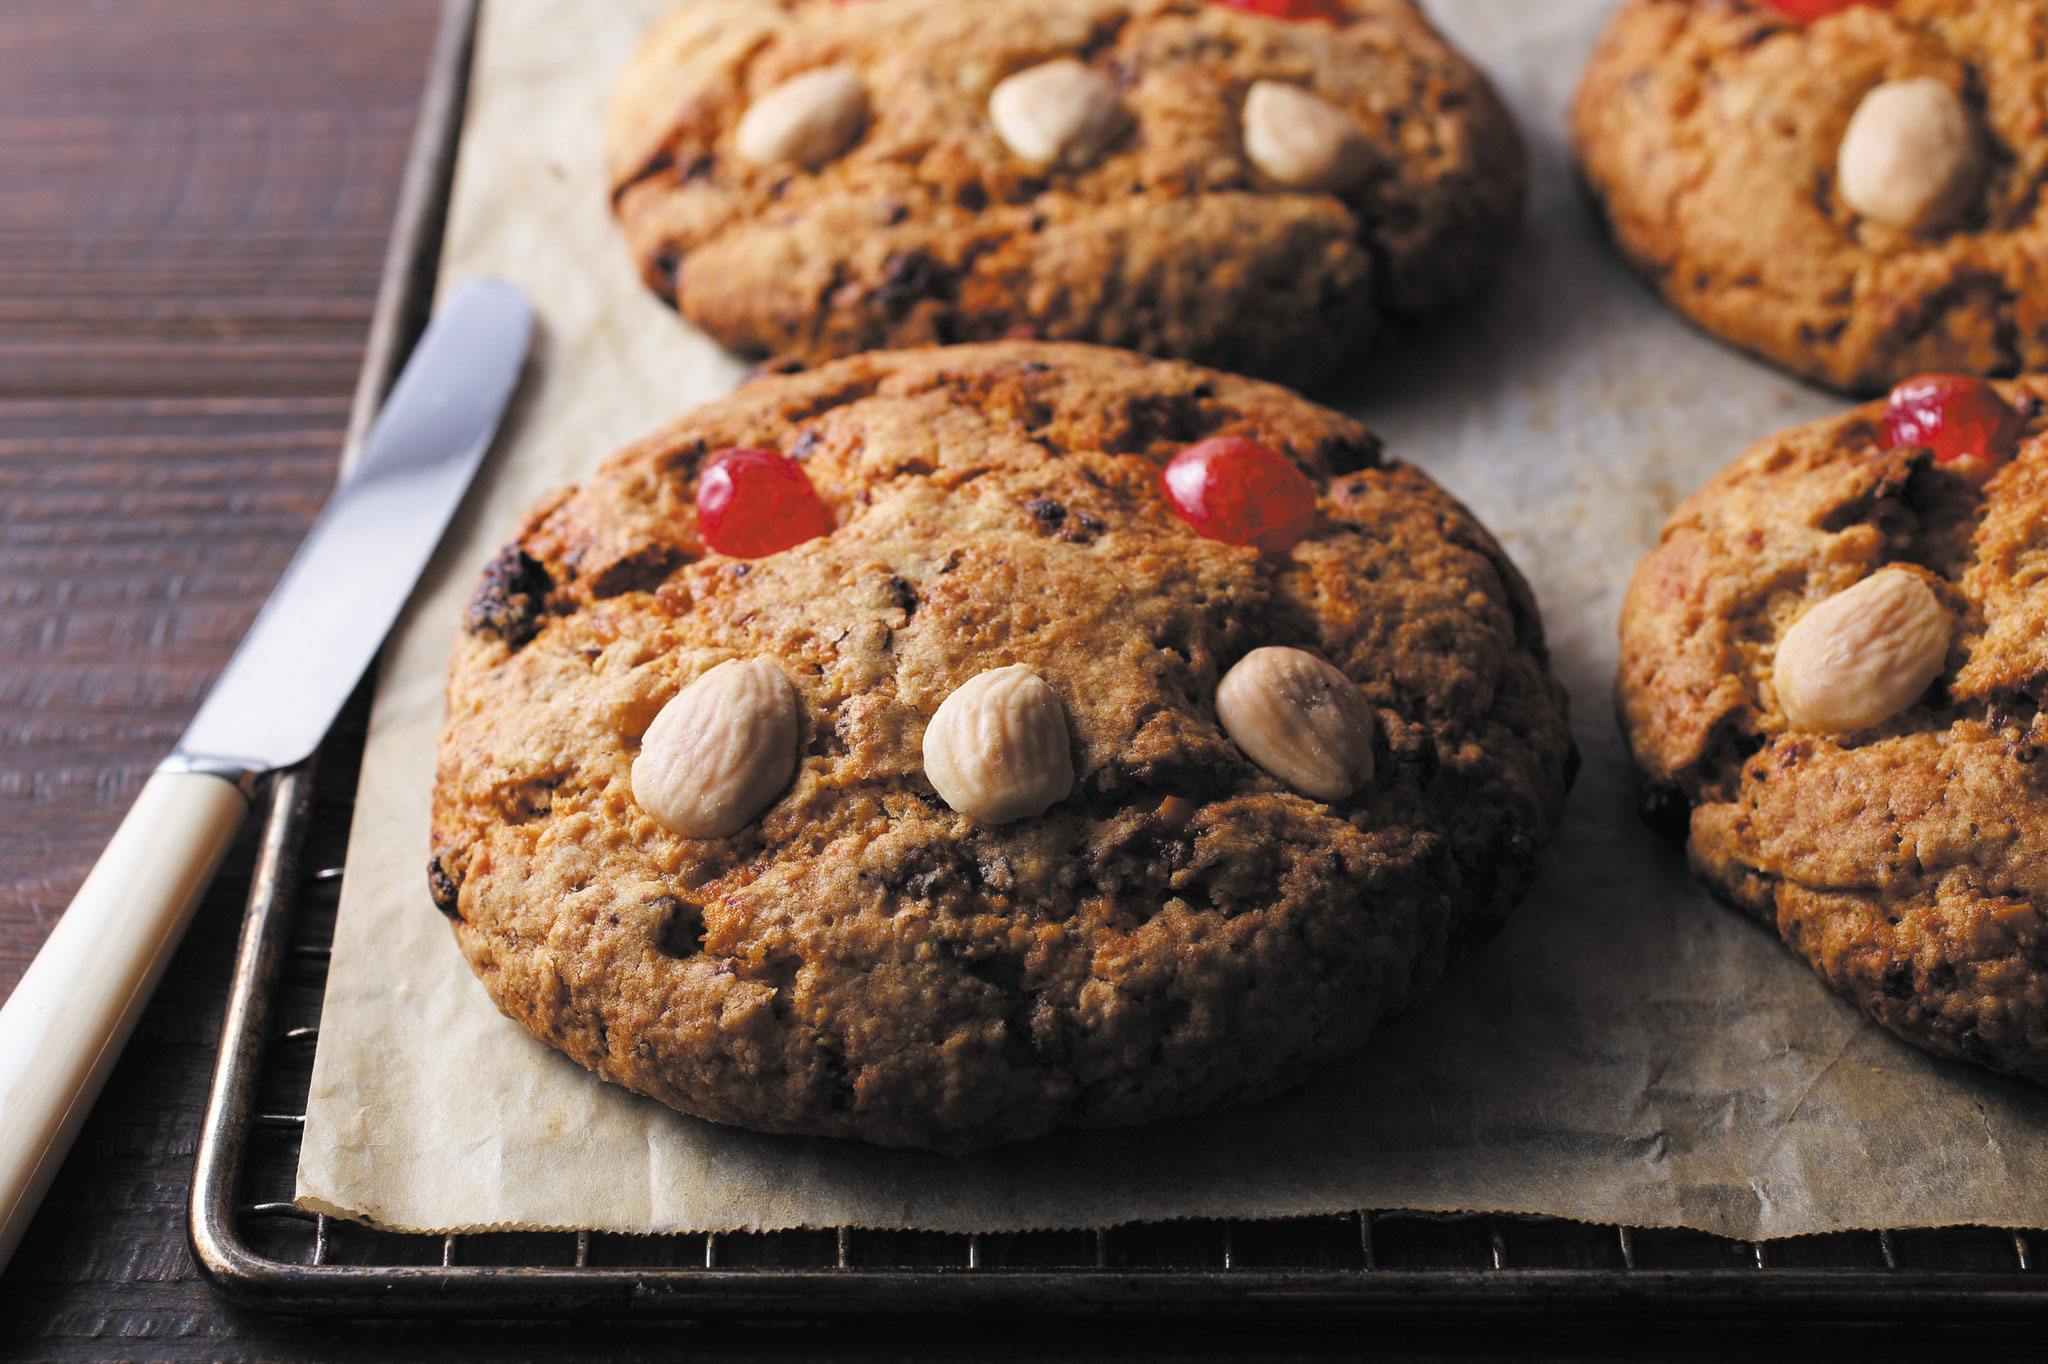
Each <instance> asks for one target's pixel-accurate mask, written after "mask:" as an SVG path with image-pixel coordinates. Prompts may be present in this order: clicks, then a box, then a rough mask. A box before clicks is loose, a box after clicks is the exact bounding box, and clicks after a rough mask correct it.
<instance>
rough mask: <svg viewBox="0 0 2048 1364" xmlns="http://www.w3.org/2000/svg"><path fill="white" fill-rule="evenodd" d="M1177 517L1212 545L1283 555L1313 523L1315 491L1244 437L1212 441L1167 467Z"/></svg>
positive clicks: (1171, 502) (1288, 466) (1299, 475)
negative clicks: (1214, 543)
mask: <svg viewBox="0 0 2048 1364" xmlns="http://www.w3.org/2000/svg"><path fill="white" fill-rule="evenodd" d="M1160 481H1161V482H1162V483H1163V484H1164V485H1165V487H1166V500H1167V502H1168V504H1169V505H1171V506H1172V507H1173V510H1174V512H1175V514H1176V515H1178V516H1179V517H1180V518H1181V519H1182V520H1183V521H1186V522H1187V523H1188V524H1189V525H1191V526H1193V527H1194V528H1195V530H1196V531H1197V532H1198V533H1199V534H1201V535H1204V536H1206V537H1207V538H1209V539H1211V540H1221V541H1223V542H1224V543H1225V544H1230V545H1251V546H1254V547H1256V548H1257V549H1259V550H1262V551H1264V552H1265V553H1267V554H1285V553H1286V552H1287V551H1288V550H1290V549H1292V548H1294V546H1295V545H1297V544H1299V543H1300V542H1301V541H1302V540H1303V539H1304V538H1306V537H1307V535H1308V533H1309V532H1310V531H1311V530H1313V529H1314V528H1315V523H1316V489H1315V485H1314V484H1313V483H1310V482H1309V481H1308V476H1307V475H1306V474H1304V473H1302V472H1301V470H1299V469H1297V468H1295V467H1294V464H1293V463H1292V462H1291V461H1290V460H1288V459H1286V458H1284V457H1283V456H1281V455H1278V454H1275V453H1274V452H1273V451H1271V450H1268V449H1267V448H1266V447H1265V446H1263V445H1259V444H1257V443H1256V442H1253V441H1249V440H1246V439H1245V438H1244V437H1243V436H1212V437H1211V438H1210V439H1208V440H1205V441H1201V442H1199V443H1197V444H1194V445H1190V446H1189V447H1188V448H1187V449H1185V450H1183V451H1181V452H1180V453H1179V454H1177V455H1175V456H1174V457H1173V458H1172V459H1171V460H1169V461H1168V462H1167V465H1166V469H1165V471H1164V472H1163V473H1162V474H1161V475H1160Z"/></svg>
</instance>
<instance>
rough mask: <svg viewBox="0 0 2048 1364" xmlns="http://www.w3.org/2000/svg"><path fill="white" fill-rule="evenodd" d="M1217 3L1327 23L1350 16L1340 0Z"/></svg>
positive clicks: (1219, 0)
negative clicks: (1345, 11)
mask: <svg viewBox="0 0 2048 1364" xmlns="http://www.w3.org/2000/svg"><path fill="white" fill-rule="evenodd" d="M1216 3H1218V4H1221V5H1228V6H1230V7H1231V8H1232V9H1241V10H1245V11H1247V12H1249V13H1252V14H1265V15H1270V16H1272V17H1273V18H1275V19H1321V20H1323V21H1325V22H1326V23H1332V24H1341V23H1343V22H1344V20H1345V19H1346V18H1347V17H1348V16H1347V15H1346V14H1345V13H1344V6H1343V5H1342V4H1341V3H1340V2H1339V0H1216Z"/></svg>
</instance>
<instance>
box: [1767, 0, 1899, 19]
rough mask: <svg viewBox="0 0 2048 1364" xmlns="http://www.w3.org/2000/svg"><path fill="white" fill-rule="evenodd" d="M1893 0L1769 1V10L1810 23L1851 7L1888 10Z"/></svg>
mask: <svg viewBox="0 0 2048 1364" xmlns="http://www.w3.org/2000/svg"><path fill="white" fill-rule="evenodd" d="M1892 4H1893V0H1771V8H1772V9H1774V10H1777V11H1778V12H1779V13H1780V14H1783V15H1784V16H1785V17H1786V18H1788V19H1797V20H1799V21H1801V22H1802V23H1811V22H1812V21H1814V20H1815V19H1821V18H1825V17H1826V16H1828V15H1830V14H1833V13H1835V12H1836V11H1838V10H1845V9H1848V8H1849V7H1850V6H1851V5H1869V6H1870V7H1871V8H1873V9H1890V8H1891V7H1892Z"/></svg>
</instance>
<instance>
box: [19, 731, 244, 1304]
mask: <svg viewBox="0 0 2048 1364" xmlns="http://www.w3.org/2000/svg"><path fill="white" fill-rule="evenodd" d="M248 811H249V802H248V799H247V797H245V796H244V795H243V794H242V790H241V788H240V787H238V786H236V785H235V784H234V783H233V782H231V781H228V780H226V779H225V778H222V777H216V776H206V775H202V774H200V773H197V772H167V771H162V770H159V771H158V772H157V773H156V774H155V775H154V776H152V777H151V778H150V779H149V781H148V782H147V783H146V784H145V785H144V786H143V788H142V794H141V796H140V797H138V798H137V799H136V802H135V806H134V808H133V809H131V810H130V811H129V812H128V817H127V818H126V819H124V820H122V821H121V827H120V828H119V829H117V830H116V831H115V832H114V841H113V842H112V843H109V844H108V845H107V850H106V851H105V852H104V853H102V854H100V860H99V861H98V863H96V864H95V865H94V867H93V869H92V873H91V874H90V875H88V876H87V877H86V878H85V884H84V885H82V886H80V887H79V888H78V895H77V898H75V899H73V900H72V902H71V907H70V908H68V909H66V910H65V911H64V917H63V918H61V919H59V920H58V921H57V927H56V928H55V929H53V930H52V931H51V933H50V936H49V938H48V940H47V941H45V942H44V943H43V949H42V951H40V952H38V953H37V954H36V958H35V960H34V961H32V962H30V963H29V967H28V972H27V974H25V975H23V976H22V978H21V984H19V985H17V986H15V987H14V993H13V994H12V995H10V996H8V999H7V1003H6V1005H5V1006H4V1007H0V1268H5V1267H6V1264H7V1261H8V1259H9V1258H10V1257H12V1256H13V1254H14V1247H15V1243H16V1242H18V1241H19V1240H20V1239H21V1234H22V1232H23V1231H24V1230H26V1229H27V1227H28V1222H29V1219H30V1218H31V1217H33V1216H34V1215H35V1210H36V1205H37V1204H38V1203H40V1202H42V1198H43V1194H44V1192H45V1191H46V1190H48V1188H49V1187H50V1181H51V1180H52V1179H53V1178H55V1177H56V1174H57V1167H58V1166H60V1165H62V1164H63V1163H64V1153H65V1152H66V1151H68V1150H70V1149H71V1142H72V1139H73V1138H74V1137H76V1136H77V1135H78V1128H79V1126H80V1124H82V1123H83V1122H84V1121H85V1115H86V1113H87V1112H89V1111H90V1110H91V1108H92V1104H93V1100H94V1099H96V1098H98V1097H99V1092H100V1087H101V1086H102V1085H104V1084H105V1083H106V1079H107V1072H108V1071H109V1070H112V1069H113V1066H114V1061H115V1058H117V1057H118V1056H120V1054H121V1047H122V1045H123V1044H124V1043H125V1042H127V1040H128V1034H129V1033H130V1032H132V1031H133V1030H134V1028H135V1020H136V1019H137V1018H138V1017H140V1016H141V1013H142V1006H143V1005H145V1004H147V1003H148V1002H149V996H150V993H151V992H152V991H153V990H155V989H156V983H157V979H158V978H159V977H160V976H162V975H163V970H164V966H165V965H166V964H167V963H168V962H169V961H170V959H171V952H172V950H173V949H174V948H176V947H177V945H178V939H179V938H180V937H182V936H183V935H184V932H185V925H186V923H187V921H189V920H190V919H191V917H192V910H193V907H194V906H196V905H197V904H198V903H199V897H200V896H201V895H202V894H203V893H204V892H205V890H206V884H207V882H209V881H211V880H212V879H213V873H214V869H215V868H216V867H218V866H219V865H220V859H221V855H222V854H224V853H225V852H226V851H227V849H228V844H229V843H230V842H232V841H233V839H234V836H235V830H236V829H237V828H239V827H240V826H241V823H242V817H243V816H244V815H246V814H247V813H248Z"/></svg>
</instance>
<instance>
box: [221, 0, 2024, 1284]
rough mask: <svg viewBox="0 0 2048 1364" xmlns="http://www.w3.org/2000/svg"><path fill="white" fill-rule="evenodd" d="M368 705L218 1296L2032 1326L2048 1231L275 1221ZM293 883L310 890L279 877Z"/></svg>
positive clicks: (244, 955) (421, 239) (390, 373)
mask: <svg viewBox="0 0 2048 1364" xmlns="http://www.w3.org/2000/svg"><path fill="white" fill-rule="evenodd" d="M475 21H476V0H446V14H445V19H444V23H443V27H442V33H441V40H440V44H439V47H438V49H437V52H436V56H435V58H434V62H433V66H432V73H431V76H430V81H429V85H428V89H427V93H426V96H425V98H424V100H423V104H422V112H421V129H420V133H419V135H418V137H417V140H416V143H415V147H414V152H413V156H412V159H411V162H410V163H409V165H408V168H407V173H406V183H405V190H404V193H403V196H402V199H401V207H400V214H399V221H398V224H397V227H396V230H395V232H394V237H393V243H392V249H391V253H390V256H389V258H388V261H387V265H386V271H385V279H384V285H383V288H382V291H381V292H380V296H379V300H378V309H377V317H376V322H375V325H374V328H373V330H372V334H371V338H370V345H369V353H368V357H367V359H366V362H365V368H364V373H363V379H362V384H361V387H360V390H359V392H358V395H357V402H356V410H355V414H354V420H353V422H352V425H351V442H350V444H351V449H352V448H353V447H354V445H355V442H356V441H357V440H358V439H359V438H360V435H361V433H362V432H363V431H364V430H365V429H366V428H367V424H368V418H369V416H370V415H371V414H372V413H373V412H374V410H375V407H376V403H377V401H378V400H379V399H380V398H381V396H382V394H383V392H384V390H385V389H386V388H387V387H388V386H389V384H390V381H391V379H392V378H393V377H394V376H395V374H396V373H397V370H398V367H399V364H400V363H401V361H402V359H403V356H404V354H405V353H406V352H407V351H408V350H409V348H410V346H411V343H412V341H413V340H414V339H415V338H416V337H417V335H418V331H419V328H420V327H421V325H422V324H423V322H424V318H425V314H426V310H427V307H428V303H429V300H430V298H431V295H432V286H433V278H434V264H435V261H436V260H437V258H438V248H439V240H440V231H441V223H442V219H443V216H444V213H445V208H446V201H447V189H448V184H449V181H450V178H451V174H452V170H453V165H454V149H455V145H456V136H457V133H458V130H459V125H460V118H461V110H462V105H463V98H464V92H465V85H466V79H467V68H468V56H469V49H470V43H471V40H472V35H473V33H474V26H475ZM366 711H367V696H366V695H364V696H359V697H358V698H356V701H355V702H354V703H353V704H352V705H351V707H350V708H349V710H348V712H347V713H346V714H345V715H344V716H343V719H342V722H341V723H340V724H339V725H338V726H337V728H336V732H335V733H334V735H332V736H330V738H329V741H328V743H327V745H326V746H325V747H324V748H323V750H322V756H321V757H319V758H316V759H315V764H318V765H319V767H320V771H319V773H316V771H315V767H314V765H312V764H309V765H308V766H307V767H305V768H301V769H297V770H294V771H291V772H287V773H283V774H281V775H280V776H278V777H277V778H276V779H275V780H274V781H273V782H272V784H271V787H270V791H269V817H268V820H267V822H266V825H265V827H264V832H263V842H262V847H261V851H260V854H259V857H258V861H257V867H256V875H255V879H254V882H253V884H252V886H251V889H250V896H249V907H248V913H247V917H246V918H245V920H244V925H243V933H242V940H241V946H240V952H239V954H238V958H237V962H236V969H235V977H234V981H233V985H232V989H231V992H230V995H229V1001H228V1013H227V1020H226V1027H225V1029H224V1032H223V1037H222V1046H221V1056H220V1062H219V1066H218V1069H217V1071H216V1073H215V1077H214V1084H213V1089H212V1092H211V1095H210V1096H209V1102H208V1106H207V1114H206V1121H205V1125H204V1128H203V1130H202V1133H201V1138H200V1147H199V1156H198V1164H197V1169H196V1171H195V1178H194V1181H193V1197H192V1210H191V1233H192V1240H193V1246H194V1249H195V1251H196V1253H197V1255H198V1258H199V1262H200V1264H201V1266H202V1267H203V1268H204V1269H205V1271H206V1272H207V1274H208V1275H209V1276H210V1277H211V1278H212V1279H213V1280H214V1282H215V1283H216V1284H217V1285H219V1287H220V1288H221V1289H222V1290H223V1291H224V1292H225V1293H227V1294H228V1295H229V1296H231V1297H234V1298H236V1299H238V1300H240V1301H243V1302H245V1303H249V1304H251V1305H255V1306H259V1307H264V1308H269V1309H273V1310H278V1311H288V1312H294V1313H313V1312H331V1313H346V1314H350V1315H358V1316H361V1315H427V1314H437V1315H472V1316H484V1315H490V1316H496V1317H507V1316H517V1317H545V1316H566V1315H580V1314H590V1313H610V1314H616V1315H646V1316H688V1317H698V1318H712V1317H727V1318H733V1317H739V1318H745V1317H760V1316H768V1315H774V1316H782V1317H788V1316H809V1317H833V1316H849V1315H863V1316H873V1315H877V1314H891V1313H897V1314H907V1313H918V1314H931V1313H944V1312H952V1313H964V1312H970V1311H982V1310H990V1309H995V1310H1007V1311H1017V1312H1024V1311H1028V1312H1031V1313H1034V1314H1041V1315H1043V1314H1051V1313H1064V1314H1096V1315H1105V1314H1117V1313H1131V1312H1152V1313H1157V1312H1159V1311H1161V1310H1163V1309H1171V1310H1173V1311H1175V1312H1177V1313H1187V1312H1202V1313H1251V1312H1286V1313H1290V1314H1296V1315H1299V1314H1304V1313H1321V1314H1329V1313H1372V1314H1383V1315H1394V1314H1407V1315H1415V1314H1434V1313H1449V1312H1458V1313H1463V1314H1469V1313H1473V1312H1482V1313H1496V1314H1514V1315H1521V1316H1553V1317H1555V1316H1571V1315H1575V1314H1581V1313H1587V1312H1596V1311H1597V1312H1601V1313H1605V1314H1610V1315H1611V1314H1626V1313H1635V1314H1646V1315H1649V1314H1653V1315H1658V1316H1664V1317H1669V1316H1674V1315H1691V1316H1731V1315H1732V1316H1745V1317H1769V1318H1784V1317H1831V1316H1833V1317H1843V1316H1856V1317H1859V1318H1863V1319H1869V1320H1876V1319H1899V1318H1915V1317H1931V1316H1958V1315H1965V1314H1966V1315H1968V1316H1969V1317H1971V1318H1973V1319H1976V1320H1985V1319H1989V1318H1994V1317H2035V1316H2041V1315H2048V1266H2044V1265H2043V1264H2042V1263H2041V1260H2042V1256H2041V1254H2040V1251H2039V1250H2038V1249H2037V1248H2041V1247H2048V1231H2035V1230H2019V1229H1996V1230H1994V1229H1988V1228H1955V1229H1948V1230H1940V1231H1920V1230H1881V1231H1872V1232H1850V1233H1842V1234H1838V1235H1831V1236H1808V1237H1799V1238H1793V1239H1790V1240H1785V1241H1773V1242H1770V1243H1768V1244H1765V1243H1753V1242H1742V1241H1734V1240H1729V1239H1727V1238H1725V1237H1718V1236H1710V1235H1706V1234H1704V1233H1699V1232H1692V1231H1685V1230H1675V1229H1663V1228H1648V1227H1628V1226H1596V1225H1590V1224H1585V1223H1578V1222H1568V1221H1561V1220H1557V1219H1551V1218H1528V1217H1486V1216H1476V1217H1473V1216H1457V1217H1446V1216H1436V1215H1429V1214H1422V1213H1411V1212H1401V1211H1398V1210H1378V1209H1371V1210H1365V1209H1362V1210H1358V1211H1354V1212H1349V1213H1345V1214H1342V1215H1339V1216H1332V1217H1308V1218H1294V1219H1288V1220H1285V1221H1229V1222H1215V1221H1205V1222H1197V1221H1187V1222H1169V1223H1146V1224H1136V1225H1129V1226H1120V1227H1100V1228H1091V1229H1085V1230H1080V1231H1049V1232H1028V1233H1016V1234H1003V1235H978V1236H977V1235H945V1234H936V1233H917V1232H894V1231H873V1230H864V1229H860V1228H854V1227H837V1228H832V1229H829V1230H823V1231H783V1232H767V1233H744V1234H741V1233H735V1234H708V1235H705V1234H699V1235H685V1236H655V1237H642V1236H624V1235H612V1234H606V1233H598V1232H588V1231H576V1232H517V1233H487V1234H475V1235H451V1236H408V1235H400V1234H396V1233H389V1232H383V1231H378V1230H375V1229H372V1228H369V1227H364V1226H359V1225H357V1224H355V1223H351V1222H346V1221H341V1220H338V1219H332V1218H328V1217H325V1216H319V1215H315V1214H313V1213H309V1212H306V1211H304V1210H302V1209H300V1208H298V1207H297V1206H296V1205H295V1204H293V1203H292V1201H291V1191H292V1189H293V1186H294V1182H295V1178H296V1171H297V1166H298V1152H299V1145H300V1141H301V1138H302V1137H303V1135H304V1131H305V1100H306V1093H307V1089H308V1086H309V1085H310V1082H311V1075H312V1057H313V1047H314V1044H315V1043H316V1042H317V1040H318V1038H319V1028H320V1006H321V999H322V995H323V993H324V987H325V983H326V974H327V966H328V960H329V954H330V950H331V944H332V941H333V928H334V910H335V901H336V895H337V891H338V888H339V885H340V876H341V860H342V855H343V853H344V851H345V847H346V841H347V831H348V825H349V819H350V815H351V812H352V809H353V805H354V796H355V792H354V788H353V782H354V773H355V771H356V767H357V764H358V762H359V761H360V754H361V746H362V730H363V725H364V719H365V714H366ZM301 867H311V868H313V869H314V870H312V871H310V872H302V871H301Z"/></svg>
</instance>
